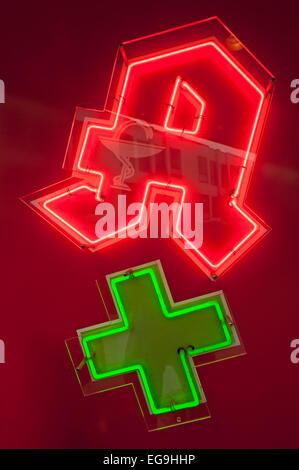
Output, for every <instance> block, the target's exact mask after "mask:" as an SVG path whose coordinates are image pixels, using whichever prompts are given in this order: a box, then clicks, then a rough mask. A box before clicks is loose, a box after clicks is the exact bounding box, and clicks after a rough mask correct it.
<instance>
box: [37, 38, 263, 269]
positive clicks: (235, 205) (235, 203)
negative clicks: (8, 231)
mask: <svg viewBox="0 0 299 470" xmlns="http://www.w3.org/2000/svg"><path fill="white" fill-rule="evenodd" d="M207 46H212V47H214V48H215V49H216V50H217V51H218V52H219V53H220V54H221V55H222V56H223V57H224V58H225V59H226V60H227V61H228V62H229V63H230V64H231V66H232V67H233V68H234V69H235V70H237V72H238V73H239V74H240V75H241V76H242V77H243V78H244V79H245V80H246V81H247V82H248V83H249V84H250V85H251V86H252V87H253V88H254V89H255V90H256V92H257V93H258V94H259V96H260V101H259V105H258V109H257V113H256V116H255V120H254V124H253V128H252V131H251V134H250V138H249V143H248V146H247V150H246V153H245V157H244V161H243V165H242V169H241V171H240V176H239V180H238V183H237V187H236V190H235V191H234V193H233V194H232V196H231V201H230V202H229V204H230V205H231V206H232V207H233V208H234V209H236V210H237V211H238V212H239V213H240V214H241V215H242V216H243V217H244V218H245V219H246V220H248V221H249V222H250V224H251V225H252V227H253V228H252V230H251V231H250V232H249V233H248V234H247V235H246V236H245V237H244V238H243V239H242V240H241V241H240V242H239V243H238V244H237V245H235V246H234V247H233V248H232V249H231V251H230V252H229V253H228V254H227V255H226V256H225V257H224V258H223V259H222V260H221V261H220V262H219V263H217V264H213V263H211V262H210V261H209V260H208V259H207V258H206V256H205V255H203V253H201V251H200V250H198V249H197V248H195V246H194V245H193V244H192V243H191V242H189V241H188V240H187V239H186V238H185V237H184V236H183V235H182V234H181V233H180V232H179V231H178V233H180V234H181V236H182V238H183V239H184V240H185V243H186V244H188V245H189V246H191V247H192V249H193V250H194V251H195V252H196V253H197V255H199V257H200V258H201V259H202V260H204V261H205V263H207V264H208V265H209V266H210V268H212V269H217V268H219V267H220V266H222V265H223V263H225V262H226V261H227V260H228V259H229V258H230V257H231V256H232V255H234V254H235V253H236V252H237V251H238V250H239V248H240V247H241V246H243V245H244V244H245V243H246V242H247V241H248V240H249V239H250V238H251V237H252V236H253V235H254V234H255V232H256V231H257V229H258V224H257V223H256V222H255V221H254V220H253V219H252V218H251V217H249V215H248V214H247V213H246V212H245V211H244V210H243V209H242V208H241V207H239V205H238V197H239V196H240V191H241V186H242V183H243V179H244V174H245V169H246V164H247V161H248V157H249V153H250V150H251V146H252V142H253V139H254V136H255V132H256V128H257V125H258V121H259V117H260V114H261V109H262V105H263V103H264V99H265V92H264V91H262V90H261V89H260V88H259V87H258V86H257V85H256V84H255V83H254V82H253V81H252V80H251V78H249V77H248V76H247V75H246V73H245V72H244V71H243V70H242V69H241V68H240V67H239V66H238V65H237V64H236V63H235V62H234V61H233V60H232V59H231V58H230V57H229V56H228V55H227V54H226V53H225V52H224V51H223V50H222V48H221V47H220V46H219V45H218V44H216V43H215V42H214V41H208V42H206V43H201V44H197V45H194V46H190V47H185V48H182V49H178V50H175V51H171V52H168V53H164V54H160V55H156V56H153V57H150V58H147V59H142V60H138V61H136V62H133V63H131V64H129V65H128V68H127V72H126V76H125V78H124V82H123V86H122V91H121V94H120V95H121V98H120V100H119V104H118V107H117V110H116V114H115V120H114V123H113V124H112V126H104V125H103V126H102V125H90V126H88V127H87V130H86V134H85V138H84V140H83V144H82V148H81V151H80V154H79V158H78V163H77V168H78V170H80V171H82V172H87V173H89V174H90V173H91V174H95V175H98V176H100V181H99V185H98V189H97V190H94V192H96V199H97V200H98V201H100V200H101V197H100V192H101V186H102V181H103V174H102V173H101V172H99V171H97V170H92V169H90V168H84V167H82V165H81V163H82V159H83V155H84V151H85V148H86V144H87V140H88V137H89V133H90V131H91V129H103V130H106V131H112V130H114V129H115V128H116V126H117V123H118V119H119V115H120V112H121V108H122V104H123V97H124V96H125V91H126V87H127V84H128V79H129V76H130V73H131V70H132V68H133V67H135V66H137V65H140V64H143V63H148V62H152V61H155V60H159V59H161V58H164V57H169V56H174V55H177V54H180V53H185V52H187V51H191V50H195V49H200V48H203V47H207ZM177 85H178V84H177ZM185 86H186V85H185ZM186 87H187V86H186ZM190 88H191V87H190ZM189 91H190V90H189ZM192 91H193V90H192ZM197 98H198V96H197ZM199 121H200V120H199ZM199 124H200V122H199ZM152 183H154V182H152ZM149 184H151V183H149ZM149 184H148V185H147V187H146V191H145V195H144V199H143V201H145V196H146V193H147V190H148V187H149ZM155 184H159V185H163V186H165V183H161V182H155ZM169 186H170V185H169ZM89 189H90V188H89ZM245 189H246V188H245ZM184 193H185V189H184ZM58 197H62V195H60V196H57V198H58ZM54 199H55V198H51V199H48V200H47V201H45V202H44V203H43V207H44V208H45V209H46V210H48V211H49V212H51V214H52V215H53V216H54V217H57V218H58V219H59V220H60V221H61V222H62V223H64V224H65V225H67V226H68V227H69V228H71V229H72V230H74V231H75V232H76V233H77V234H79V235H80V236H82V238H83V239H87V237H85V236H84V235H83V234H82V233H81V232H79V231H78V230H77V229H75V228H74V227H72V226H71V225H70V224H68V223H67V222H66V221H64V219H62V218H61V217H59V216H57V214H55V212H54V211H50V210H49V208H48V207H47V204H48V203H49V202H51V201H53V200H54ZM182 203H183V200H182ZM181 211H182V206H181V207H180V212H179V214H180V215H179V218H178V223H179V220H180V216H181ZM137 224H138V222H136V223H135V224H133V226H136V225H137ZM129 227H130V226H127V227H125V228H123V229H121V230H125V229H127V228H129ZM116 233H118V232H116ZM111 235H112V234H111ZM101 240H102V239H99V240H97V241H92V242H91V243H93V244H95V243H98V242H99V241H101Z"/></svg>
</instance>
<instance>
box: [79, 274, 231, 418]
mask: <svg viewBox="0 0 299 470" xmlns="http://www.w3.org/2000/svg"><path fill="white" fill-rule="evenodd" d="M146 274H149V275H150V277H151V280H152V282H153V284H154V287H155V290H156V293H157V296H158V299H159V303H160V306H161V309H162V312H163V314H164V315H165V317H167V318H173V317H176V316H179V315H184V314H186V313H189V312H194V311H196V310H202V309H205V308H208V307H215V309H216V312H217V315H218V318H219V320H220V322H221V324H222V328H223V331H224V335H225V338H226V341H223V342H222V343H218V344H216V345H214V346H205V347H202V348H198V349H194V350H192V351H189V350H188V351H187V354H188V355H189V356H193V355H197V354H201V353H204V352H208V351H213V350H215V349H219V348H222V347H225V346H229V345H231V344H232V338H231V335H230V332H229V329H228V327H227V325H226V323H225V318H224V316H223V313H222V311H221V308H220V305H219V303H218V302H217V301H216V300H211V301H207V302H205V303H202V304H200V305H192V306H191V307H186V308H183V309H180V310H177V311H175V312H169V311H168V310H167V307H166V305H165V302H164V299H163V296H162V293H161V290H160V287H159V284H158V282H157V279H156V276H155V273H154V271H153V269H152V268H145V269H142V270H141V271H137V272H135V273H134V277H139V276H144V275H146ZM129 279H130V278H128V276H126V275H121V276H119V277H116V278H113V279H111V288H112V291H113V293H114V296H115V299H116V302H117V305H118V307H119V311H120V315H121V318H120V320H121V321H122V322H123V326H121V327H119V328H115V329H114V330H112V331H104V332H103V333H96V334H93V335H89V336H86V337H83V338H82V345H83V349H84V351H85V354H86V357H87V358H88V363H89V367H90V371H91V373H92V376H93V378H94V379H96V380H99V379H105V378H108V377H112V376H115V375H122V374H126V373H128V372H133V371H137V372H139V374H140V377H141V381H142V385H143V388H144V390H145V394H146V398H147V401H148V403H149V406H150V410H151V412H152V413H153V414H155V415H157V414H162V413H169V412H171V411H177V410H182V409H185V408H192V407H194V406H197V405H199V403H200V401H199V397H198V393H197V387H196V386H195V384H194V380H193V378H192V376H191V373H190V369H189V367H188V363H187V359H186V355H185V351H184V350H182V351H180V358H181V361H182V365H183V368H184V370H185V373H186V377H187V381H188V384H189V387H190V390H191V393H192V397H193V400H192V401H188V402H185V403H180V404H174V405H173V406H169V407H163V408H157V407H156V405H155V402H154V399H153V396H152V393H151V390H150V387H149V384H148V380H147V377H146V374H145V371H144V368H143V366H141V365H140V364H136V365H135V366H130V367H123V368H122V369H116V370H114V371H111V372H105V373H103V374H99V373H98V372H97V371H96V368H95V366H94V363H93V360H92V358H91V357H90V351H89V348H88V344H87V343H88V342H90V341H94V340H96V339H99V338H102V337H105V336H109V335H112V334H116V333H121V332H122V331H126V330H128V329H129V322H128V319H127V316H126V313H125V308H124V306H123V303H122V301H121V299H120V296H119V293H118V291H117V288H116V284H117V283H119V282H123V281H127V280H129Z"/></svg>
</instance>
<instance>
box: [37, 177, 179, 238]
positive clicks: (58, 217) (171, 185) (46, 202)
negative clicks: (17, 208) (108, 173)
mask: <svg viewBox="0 0 299 470" xmlns="http://www.w3.org/2000/svg"><path fill="white" fill-rule="evenodd" d="M154 185H156V186H163V187H164V188H165V183H161V182H159V181H150V182H149V183H147V185H146V188H145V192H144V196H143V201H142V203H141V204H142V209H141V211H140V215H139V217H138V219H137V221H136V222H134V223H132V224H128V225H126V226H125V227H123V228H121V229H119V230H115V231H114V232H111V233H109V235H106V236H104V237H101V238H96V239H95V240H91V239H90V238H88V237H86V236H85V235H84V234H83V233H82V232H80V231H79V230H77V229H76V227H74V226H73V225H71V224H70V223H68V222H67V221H66V220H64V219H63V218H62V217H60V216H59V215H58V214H57V213H56V212H55V211H53V210H52V209H50V208H49V207H48V204H50V203H51V202H53V201H57V199H61V198H62V197H64V196H68V195H69V194H70V193H74V192H76V191H79V190H80V189H87V190H88V191H92V192H94V193H95V192H97V190H96V189H94V188H91V187H90V186H87V185H81V186H77V187H76V188H73V189H70V190H68V191H65V192H64V193H62V194H58V195H57V196H54V197H52V198H51V199H48V200H47V201H45V202H44V203H43V207H44V208H45V209H46V210H47V211H49V212H50V213H51V214H52V215H53V216H54V217H56V218H57V219H59V220H60V221H61V222H62V223H63V224H65V225H67V226H68V227H69V228H70V229H71V230H73V231H74V232H75V233H77V234H78V235H79V236H80V237H82V238H83V239H84V240H86V241H87V242H88V243H90V244H91V245H94V244H96V243H99V242H101V241H103V240H106V239H108V238H113V237H114V236H115V235H117V234H119V233H121V232H124V231H126V230H128V229H130V228H133V227H136V226H137V225H138V224H139V223H140V222H141V221H142V219H143V215H144V211H145V209H146V207H147V205H146V200H147V197H148V193H149V192H150V191H149V190H150V187H151V186H154ZM167 187H168V188H174V189H180V190H181V191H182V193H183V196H182V200H181V205H180V209H179V213H181V207H182V203H183V202H184V199H185V193H186V191H185V188H184V187H183V186H178V185H176V184H169V185H168V186H167ZM179 234H180V232H179Z"/></svg>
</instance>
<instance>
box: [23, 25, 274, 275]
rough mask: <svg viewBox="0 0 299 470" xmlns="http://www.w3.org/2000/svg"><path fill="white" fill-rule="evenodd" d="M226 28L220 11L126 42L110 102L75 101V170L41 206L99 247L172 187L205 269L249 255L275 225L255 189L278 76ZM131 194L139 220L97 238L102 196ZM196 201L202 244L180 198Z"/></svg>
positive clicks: (38, 201)
mask: <svg viewBox="0 0 299 470" xmlns="http://www.w3.org/2000/svg"><path fill="white" fill-rule="evenodd" d="M183 32H184V33H185V36H184V38H183V36H182V33H183ZM212 33H213V34H212ZM228 33H229V34H231V33H230V31H229V30H228V29H227V28H226V27H225V26H224V25H223V23H221V22H220V21H219V20H218V19H217V18H213V19H210V20H209V21H204V22H198V23H193V24H192V25H187V26H186V27H183V28H177V29H176V30H171V31H168V32H167V33H166V34H165V33H161V34H159V35H153V36H150V37H148V38H142V39H140V40H135V41H132V42H129V43H125V44H123V45H122V46H121V48H120V52H119V54H118V56H117V60H116V63H115V67H114V74H113V77H112V80H111V83H110V89H109V94H108V99H107V102H106V104H107V108H110V109H111V111H109V112H108V111H103V112H95V111H94V112H93V111H87V110H84V111H83V110H78V111H77V114H76V117H75V121H74V124H73V128H72V133H71V137H70V141H69V146H68V151H67V154H66V159H65V164H66V166H69V168H70V169H71V170H72V178H71V179H70V180H66V181H65V182H62V183H61V184H60V183H58V184H57V185H54V186H52V187H51V189H49V190H47V189H46V190H45V191H43V193H42V194H41V195H40V197H37V198H35V199H32V198H31V201H30V202H31V204H32V205H33V206H34V208H35V210H37V211H39V212H40V213H42V215H43V216H44V217H45V218H46V219H47V220H49V221H50V222H51V223H52V224H54V225H55V226H56V227H57V228H59V229H60V230H61V231H62V232H63V233H64V234H66V235H67V236H68V237H69V238H70V239H71V240H72V241H73V242H74V243H76V244H77V245H79V246H82V245H84V246H87V247H89V248H90V249H91V250H93V251H94V250H97V249H101V248H104V247H105V246H106V245H107V244H111V243H113V242H114V241H117V240H119V238H112V237H113V236H116V235H119V234H121V233H124V232H125V231H126V230H127V229H128V228H130V227H133V226H137V225H138V224H139V222H140V219H141V218H142V212H143V211H147V210H148V203H149V201H152V200H154V198H155V197H157V195H158V194H160V195H163V194H164V195H165V194H167V195H169V194H171V195H172V197H173V199H174V200H177V201H179V202H180V204H181V209H180V211H179V216H178V219H177V220H176V221H175V223H176V231H177V232H178V233H179V234H180V237H179V238H176V239H175V241H176V243H177V244H178V245H179V246H180V247H181V248H183V249H184V252H185V253H186V254H188V256H190V257H191V259H192V260H193V261H194V262H195V263H196V264H197V265H198V266H199V267H200V268H201V269H202V270H203V271H204V272H206V274H208V275H210V276H213V277H217V276H219V275H220V274H222V273H223V272H224V271H225V270H226V269H227V268H229V267H230V266H231V265H232V264H233V263H234V262H235V261H236V260H237V259H238V258H240V256H241V255H242V254H243V253H245V252H246V251H247V250H248V249H249V248H250V247H251V246H252V245H253V244H254V243H256V242H257V241H258V240H259V239H260V238H261V237H262V236H263V235H264V234H265V233H266V232H267V230H268V227H267V226H266V225H265V224H264V223H263V222H262V221H261V220H260V219H259V218H258V217H257V216H256V214H254V213H253V212H252V211H251V210H250V209H249V208H248V207H246V205H245V196H246V192H247V189H248V185H249V180H250V176H251V174H252V170H253V164H254V160H255V157H256V151H257V146H258V141H259V138H260V135H261V131H262V128H263V124H264V121H265V118H266V113H267V110H268V106H269V103H270V98H271V92H272V86H271V83H272V81H271V80H272V79H273V76H272V75H271V74H270V72H268V71H267V70H266V69H265V68H264V67H263V66H262V65H261V64H260V63H259V62H258V61H257V60H256V59H255V58H254V57H253V56H252V55H251V54H250V53H249V51H248V50H247V49H246V48H245V46H242V47H241V51H240V50H237V51H232V50H230V49H229V47H228V46H227V41H226V39H227V37H228ZM212 36H213V39H210V38H211V37H212ZM207 38H209V39H207ZM182 77H183V78H182ZM127 116H130V118H129V117H127ZM137 128H138V129H137ZM140 128H141V129H142V132H140ZM123 135H125V138H123ZM178 152H179V160H180V163H179V164H174V171H173V172H171V171H170V170H169V165H170V163H169V162H171V161H172V157H173V156H174V158H173V161H174V162H175V161H177V160H178V157H177V155H178ZM168 153H169V154H170V155H168ZM172 153H173V155H172ZM197 153H199V155H197ZM113 155H114V156H116V157H117V159H118V161H117V160H115V159H114V156H113ZM150 159H151V161H149V160H150ZM204 159H205V161H204ZM133 160H134V161H133ZM142 162H144V163H142ZM145 163H146V164H147V168H146V169H144V168H143V165H144V164H145ZM120 165H121V168H120V167H119V166H120ZM159 166H160V167H161V168H160V169H159V168H158V167H159ZM185 166H186V168H187V167H188V168H189V170H188V169H186V168H185ZM153 168H154V169H153ZM190 168H191V169H192V171H190ZM198 168H200V171H201V173H200V174H199V178H198V179H197V180H196V177H195V176H194V175H195V171H197V169H198ZM233 168H236V171H235V174H234V176H232V174H233ZM220 171H221V172H222V173H223V174H222V173H221V184H220V183H219V179H220ZM226 172H227V173H229V177H228V178H227V179H228V182H227V183H224V181H225V174H226ZM74 178H76V180H74ZM78 178H79V180H78ZM124 193H126V194H127V195H128V197H131V199H132V200H135V201H139V202H141V203H142V212H141V214H140V218H137V219H136V218H135V219H134V222H132V221H130V220H128V221H127V223H126V224H125V226H121V227H118V228H117V229H116V230H114V231H113V232H111V233H109V235H107V236H106V237H101V238H97V237H96V235H95V232H94V227H95V220H96V218H95V216H94V214H95V207H96V205H97V204H98V203H100V202H101V201H104V200H105V201H106V202H111V203H112V204H115V203H116V196H117V195H118V194H124ZM204 198H205V199H204ZM196 201H198V202H203V203H204V205H205V204H206V205H207V206H208V207H209V214H208V216H207V217H206V223H205V226H204V244H203V246H202V247H201V248H200V249H199V248H197V247H196V246H195V245H194V244H193V243H192V240H190V239H187V238H186V237H185V236H184V235H183V233H182V232H181V231H180V222H181V220H180V219H181V214H182V204H183V203H184V202H191V203H194V202H196ZM207 201H208V202H207ZM213 204H214V206H215V207H212V209H211V210H210V206H213ZM87 215H88V216H87Z"/></svg>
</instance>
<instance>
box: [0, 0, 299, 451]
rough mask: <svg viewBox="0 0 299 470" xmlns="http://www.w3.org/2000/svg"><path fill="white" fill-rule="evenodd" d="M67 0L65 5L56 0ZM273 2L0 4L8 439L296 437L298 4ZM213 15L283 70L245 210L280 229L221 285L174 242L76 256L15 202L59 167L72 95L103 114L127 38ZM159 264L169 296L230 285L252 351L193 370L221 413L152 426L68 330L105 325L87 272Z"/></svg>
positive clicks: (146, 442)
mask: <svg viewBox="0 0 299 470" xmlns="http://www.w3.org/2000/svg"><path fill="white" fill-rule="evenodd" d="M58 5H59V6H58ZM295 8H296V7H295V2H284V3H283V5H279V6H276V5H275V4H274V3H273V2H266V1H265V0H260V1H251V2H248V3H245V2H235V1H232V0H230V1H225V2H224V1H215V0H213V1H211V2H203V1H199V2H198V1H188V0H186V1H184V2H182V1H181V0H180V1H178V0H173V1H171V2H170V1H164V2H159V1H156V0H155V1H151V2H148V3H145V2H140V1H138V2H137V1H124V2H122V3H120V2H118V3H117V2H105V3H104V2H98V1H97V2H92V1H90V2H85V3H84V2H82V3H81V5H80V6H79V3H78V6H76V5H75V4H74V3H71V2H70V3H66V2H64V3H62V4H60V3H59V4H58V2H57V6H55V4H54V3H53V2H49V5H47V4H44V3H39V4H33V3H30V2H26V3H24V4H20V3H18V4H16V5H15V4H11V3H8V2H7V3H6V5H5V6H3V4H2V5H1V27H0V78H1V79H3V80H4V82H5V85H6V103H5V104H3V105H0V156H1V163H0V165H1V174H0V177H1V188H0V191H1V239H2V242H1V248H2V250H1V252H2V253H1V255H2V263H1V267H2V269H1V278H2V281H1V287H2V289H1V292H2V293H1V313H0V338H2V339H3V340H4V341H5V345H6V364H4V365H2V364H0V447H1V448H5V447H10V448H14V447H22V448H23V447H24V448H27V447H45V448H53V447H62V448H65V447H67V448H75V447H79V448H93V447H95V448H114V447H129V448H135V447H144V448H164V447H165V448H167V447H171V448H188V447H199V448H217V447H221V448H222V447H237V448H239V447H249V448H250V447H271V448H274V447H298V422H299V407H298V388H299V380H298V374H299V364H298V365H295V364H292V363H291V362H290V359H289V356H290V352H291V349H290V342H291V340H292V339H294V338H296V337H297V338H298V337H299V313H298V307H297V282H298V275H297V264H298V250H297V238H298V237H297V230H298V221H297V207H298V199H297V197H298V196H297V193H298V191H297V188H298V180H299V168H298V151H299V133H298V114H299V103H298V105H295V104H292V103H291V101H290V91H291V89H290V82H291V80H292V79H294V78H299V70H298V53H299V32H298V25H297V19H298V7H297V12H296V11H295ZM212 15H218V16H219V17H220V18H221V19H222V20H223V21H224V22H225V23H226V24H227V25H228V26H229V27H230V28H231V29H232V31H233V32H234V33H235V34H236V35H237V36H239V38H240V39H241V40H242V41H243V42H244V43H245V44H246V45H247V46H248V47H249V49H250V50H251V51H252V52H253V53H254V54H256V55H257V57H258V58H259V59H260V60H261V61H262V62H263V63H264V64H265V65H266V66H267V67H268V68H269V69H270V70H271V71H272V72H273V73H274V75H276V76H277V78H278V80H277V86H276V91H275V94H274V99H273V104H272V108H271V112H270V115H269V119H268V122H267V126H266V130H265V133H264V136H263V139H262V145H261V148H260V153H259V158H258V160H257V164H256V167H255V173H254V178H253V180H252V184H251V188H250V190H249V194H248V199H247V201H248V205H249V206H250V207H251V208H252V209H254V210H255V211H256V212H257V213H258V214H260V215H261V216H262V217H263V218H264V219H265V221H266V222H267V223H268V224H269V225H270V226H272V228H273V230H272V232H271V233H270V235H268V236H267V237H266V238H265V239H264V240H263V241H262V242H261V243H259V244H258V246H257V247H256V248H254V249H253V250H252V251H251V252H250V253H249V254H248V255H247V256H246V257H245V258H243V259H242V260H241V261H240V263H239V264H238V265H236V266H235V267H234V268H232V269H231V270H230V271H229V272H228V273H226V274H225V275H224V276H223V278H222V279H221V280H219V281H217V282H216V283H212V282H211V281H210V280H209V279H208V278H207V277H206V276H205V275H203V274H201V272H200V271H199V270H198V269H197V268H196V267H195V265H193V264H192V263H191V262H190V261H189V260H188V259H187V258H185V257H184V256H182V255H181V253H180V252H179V251H178V249H177V248H176V246H175V245H174V244H172V243H167V241H163V242H161V241H155V240H153V241H148V240H138V241H133V240H128V241H127V242H125V244H123V243H119V244H117V245H115V246H113V248H112V249H111V250H110V249H107V250H105V251H103V252H102V253H98V254H95V255H92V254H89V253H85V252H81V251H80V250H78V249H77V248H76V247H74V246H73V245H72V244H70V243H69V242H68V241H67V240H66V239H64V237H62V236H61V235H60V234H59V233H58V232H56V231H55V230H53V229H51V228H50V226H49V225H48V224H47V223H46V222H44V221H43V220H42V219H40V218H39V217H37V216H36V215H35V214H34V213H33V212H31V211H30V210H29V209H28V208H27V207H25V206H24V205H22V204H21V203H20V202H19V201H18V197H19V196H20V195H23V194H26V193H29V192H31V191H34V190H35V189H39V188H40V187H42V186H43V185H47V184H49V182H51V181H53V182H54V181H56V180H57V176H61V177H64V173H63V172H62V170H61V165H62V159H63V155H64V151H65V147H66V143H67V138H68V135H69V130H70V125H71V122H72V118H73V113H74V108H75V106H76V105H78V106H84V107H90V108H98V109H100V108H101V107H102V105H103V103H104V99H105V96H106V91H107V86H108V82H109V78H110V74H111V70H112V65H113V60H114V57H115V52H116V48H117V46H118V44H119V43H120V42H121V41H124V40H128V39H131V38H134V37H138V36H142V35H146V34H150V33H153V32H157V31H160V30H163V29H166V28H169V27H174V26H177V25H180V24H184V23H188V22H190V21H194V20H197V19H202V18H205V17H209V16H212ZM157 258H160V259H161V261H162V264H163V267H164V270H165V273H166V276H167V278H168V281H169V284H170V287H171V290H172V293H173V296H174V299H175V300H182V299H184V298H188V297H192V296H196V295H200V294H202V293H206V292H211V291H213V290H218V289H223V290H224V291H225V293H226V295H227V298H228V300H229V303H230V305H231V308H232V311H233V314H234V316H235V318H236V320H237V324H238V327H239V329H240V332H241V336H242V338H243V341H244V343H245V346H246V349H247V353H248V354H247V356H244V357H240V358H236V359H232V360H228V361H225V362H222V363H218V364H213V365H210V366H207V367H203V368H201V369H200V371H199V373H200V380H201V382H202V384H203V387H204V390H205V393H206V396H207V399H208V405H209V407H210V410H211V414H212V418H211V419H210V420H207V421H204V422H197V423H193V424H188V425H185V426H181V427H177V428H173V429H169V430H164V431H158V432H154V433H147V431H146V429H145V425H144V423H143V420H142V418H141V416H140V414H139V412H138V408H137V403H136V401H135V397H134V394H133V391H132V390H130V389H129V388H125V389H122V390H115V391H111V392H107V393H104V394H101V395H98V396H94V397H89V398H85V399H84V398H83V396H82V394H81V390H80V388H79V384H78V383H77V381H76V378H75V374H74V372H73V370H72V367H71V363H70V361H69V358H68V356H67V353H66V349H65V346H64V339H65V338H68V337H71V336H73V335H74V334H75V330H76V329H77V328H82V327H85V326H89V325H92V324H94V323H95V322H99V321H101V319H104V313H103V312H102V311H101V310H100V299H99V297H98V295H97V291H96V287H95V283H94V280H95V279H98V278H100V277H102V276H104V275H105V274H107V272H113V271H116V270H120V269H123V268H126V267H129V266H134V265H136V264H141V263H144V262H147V261H151V260H152V259H157Z"/></svg>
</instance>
